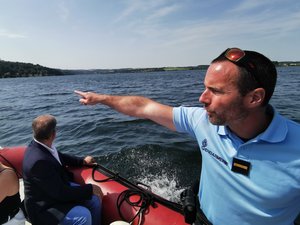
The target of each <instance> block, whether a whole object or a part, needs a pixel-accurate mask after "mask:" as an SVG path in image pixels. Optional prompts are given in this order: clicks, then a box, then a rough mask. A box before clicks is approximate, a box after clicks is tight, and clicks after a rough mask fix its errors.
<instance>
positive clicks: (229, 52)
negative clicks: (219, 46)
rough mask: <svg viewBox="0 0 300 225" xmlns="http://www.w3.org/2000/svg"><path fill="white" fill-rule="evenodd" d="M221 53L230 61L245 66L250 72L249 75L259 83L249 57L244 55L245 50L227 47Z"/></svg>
mask: <svg viewBox="0 0 300 225" xmlns="http://www.w3.org/2000/svg"><path fill="white" fill-rule="evenodd" d="M223 55H224V56H225V57H226V59H228V60H229V61H230V62H232V63H234V64H236V65H237V66H239V67H243V68H245V69H246V70H247V71H248V72H249V73H250V74H251V76H253V78H254V79H255V81H256V82H257V83H258V84H259V85H260V81H259V79H258V75H257V72H256V67H255V65H254V64H253V63H252V62H251V61H250V60H249V58H248V57H247V55H246V52H244V51H243V50H242V49H239V48H228V49H226V50H225V51H224V52H223Z"/></svg>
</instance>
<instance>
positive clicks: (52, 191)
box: [23, 115, 102, 225]
mask: <svg viewBox="0 0 300 225" xmlns="http://www.w3.org/2000/svg"><path fill="white" fill-rule="evenodd" d="M32 129H33V135H34V139H33V141H32V142H31V143H30V144H29V146H28V147H27V149H26V152H25V155H24V160H23V179H24V190H25V208H26V211H27V213H28V217H29V219H30V222H31V223H32V225H41V224H43V225H54V224H68V225H69V224H84V225H100V223H101V197H102V191H101V189H100V188H99V187H98V186H96V185H93V184H85V185H82V186H81V185H78V184H75V183H73V182H72V179H71V175H70V173H68V172H67V170H66V169H65V167H66V166H83V165H92V164H93V163H94V159H93V158H92V157H91V156H87V157H85V158H79V157H75V156H71V155H67V154H63V153H60V152H58V151H57V150H56V148H55V147H54V146H53V141H54V139H55V137H56V119H55V118H54V117H53V116H51V115H42V116H39V117H37V118H36V119H34V120H33V122H32Z"/></svg>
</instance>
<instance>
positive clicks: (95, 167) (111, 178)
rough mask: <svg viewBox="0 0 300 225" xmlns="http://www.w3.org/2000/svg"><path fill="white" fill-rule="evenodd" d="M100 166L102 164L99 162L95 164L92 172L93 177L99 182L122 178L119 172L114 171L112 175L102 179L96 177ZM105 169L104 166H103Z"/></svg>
mask: <svg viewBox="0 0 300 225" xmlns="http://www.w3.org/2000/svg"><path fill="white" fill-rule="evenodd" d="M98 168H100V165H99V164H97V165H95V166H93V172H92V178H93V180H94V181H96V182H99V183H103V182H107V181H110V180H120V176H119V174H118V173H114V174H113V175H112V176H111V177H107V178H105V179H102V180H99V179H96V178H95V171H96V170H97V169H98ZM102 169H103V168H102Z"/></svg>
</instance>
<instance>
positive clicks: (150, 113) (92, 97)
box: [75, 91, 175, 131]
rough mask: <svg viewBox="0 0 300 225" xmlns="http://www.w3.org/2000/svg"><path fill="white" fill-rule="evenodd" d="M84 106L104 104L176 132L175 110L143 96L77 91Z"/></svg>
mask: <svg viewBox="0 0 300 225" xmlns="http://www.w3.org/2000/svg"><path fill="white" fill-rule="evenodd" d="M75 93H76V94H78V95H80V96H81V99H80V100H79V101H80V102H81V103H82V104H84V105H95V104H103V105H107V106H109V107H110V108H112V109H114V110H116V111H118V112H120V113H123V114H125V115H128V116H133V117H138V118H145V119H150V120H152V121H154V122H156V123H158V124H160V125H162V126H165V127H167V128H169V129H171V130H174V131H175V126H174V124H173V108H172V107H170V106H167V105H163V104H160V103H158V102H155V101H153V100H151V99H149V98H145V97H141V96H116V95H104V94H96V93H93V92H82V91H75Z"/></svg>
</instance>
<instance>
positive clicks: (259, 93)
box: [245, 88, 266, 108]
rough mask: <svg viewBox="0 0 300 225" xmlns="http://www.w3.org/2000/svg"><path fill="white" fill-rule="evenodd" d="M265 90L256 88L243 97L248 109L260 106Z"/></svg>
mask: <svg viewBox="0 0 300 225" xmlns="http://www.w3.org/2000/svg"><path fill="white" fill-rule="evenodd" d="M265 95H266V92H265V89H263V88H256V89H254V90H252V91H250V92H249V93H248V94H247V95H246V96H245V103H246V105H247V106H248V107H250V108H255V107H258V106H261V105H262V104H263V102H264V100H265Z"/></svg>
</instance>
